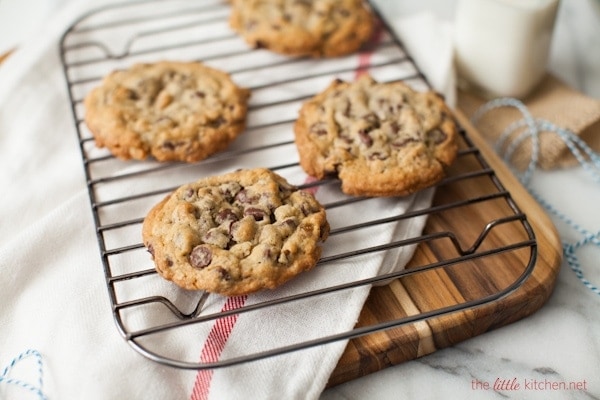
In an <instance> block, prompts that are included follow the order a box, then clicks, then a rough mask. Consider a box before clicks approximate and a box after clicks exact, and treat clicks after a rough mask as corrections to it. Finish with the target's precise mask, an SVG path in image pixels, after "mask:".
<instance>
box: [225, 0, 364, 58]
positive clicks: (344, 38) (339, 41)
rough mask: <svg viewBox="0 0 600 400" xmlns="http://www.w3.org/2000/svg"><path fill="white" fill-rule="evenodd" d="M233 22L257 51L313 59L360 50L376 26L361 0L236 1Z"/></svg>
mask: <svg viewBox="0 0 600 400" xmlns="http://www.w3.org/2000/svg"><path fill="white" fill-rule="evenodd" d="M229 22H230V25H231V27H232V28H233V29H234V30H235V31H236V32H238V33H239V34H240V35H241V36H242V37H243V38H244V39H245V40H246V42H247V43H249V44H250V45H251V46H252V47H256V48H267V49H269V50H271V51H274V52H277V53H281V54H285V55H291V56H312V57H336V56H342V55H345V54H349V53H352V52H355V51H356V50H358V49H359V48H360V46H361V45H362V44H363V43H365V42H366V41H367V40H368V39H369V38H370V37H371V34H372V32H373V27H374V19H373V15H372V12H371V10H370V8H369V7H368V5H366V4H365V2H364V1H362V0H234V1H233V3H232V12H231V15H230V19H229Z"/></svg>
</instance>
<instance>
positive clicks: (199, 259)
mask: <svg viewBox="0 0 600 400" xmlns="http://www.w3.org/2000/svg"><path fill="white" fill-rule="evenodd" d="M189 260H190V264H191V266H192V267H194V268H199V269H202V268H204V267H206V266H207V265H209V264H210V262H211V261H212V251H211V250H210V249H209V248H208V247H207V246H203V245H199V246H196V247H194V249H193V250H192V252H191V254H190V257H189Z"/></svg>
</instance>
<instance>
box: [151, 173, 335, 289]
mask: <svg viewBox="0 0 600 400" xmlns="http://www.w3.org/2000/svg"><path fill="white" fill-rule="evenodd" d="M328 234H329V224H328V222H327V219H326V215H325V210H324V208H323V207H322V206H321V204H319V203H318V202H317V200H315V198H314V197H313V195H311V194H310V193H308V192H306V191H302V190H298V189H297V188H295V187H294V186H291V185H290V184H289V183H287V181H286V180H285V179H284V178H282V177H281V176H279V175H277V174H275V173H274V172H272V171H270V170H267V169H251V170H239V171H236V172H232V173H229V174H225V175H220V176H213V177H208V178H204V179H201V180H199V181H197V182H194V183H190V184H186V185H183V186H181V187H180V188H178V189H177V190H175V191H174V192H173V193H172V194H170V195H169V196H167V197H166V198H165V199H164V200H163V201H161V202H160V203H158V204H157V205H156V206H154V208H152V210H151V211H150V212H149V213H148V215H147V216H146V218H145V220H144V223H143V227H142V237H143V242H144V245H145V246H146V247H147V249H148V251H149V252H150V253H151V254H152V256H153V259H154V263H155V265H156V269H157V271H158V273H159V274H160V275H162V276H163V277H164V278H165V279H167V280H170V281H173V282H174V283H176V284H177V285H179V286H181V287H183V288H185V289H190V290H206V291H209V292H212V293H219V294H223V295H229V296H230V295H241V294H247V293H251V292H255V291H258V290H261V289H266V288H270V289H272V288H275V287H277V286H279V285H281V284H283V283H284V282H286V281H288V280H289V279H291V278H293V277H294V276H296V275H297V274H299V273H301V272H303V271H307V270H310V269H311V268H313V267H314V266H315V265H316V263H317V261H318V259H319V257H320V255H321V247H320V245H319V243H320V242H322V241H324V240H325V239H326V238H327V236H328Z"/></svg>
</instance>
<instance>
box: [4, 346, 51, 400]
mask: <svg viewBox="0 0 600 400" xmlns="http://www.w3.org/2000/svg"><path fill="white" fill-rule="evenodd" d="M29 357H33V358H34V359H35V365H36V369H37V371H36V372H37V375H38V379H37V383H36V384H37V386H35V385H32V384H31V383H28V382H25V381H23V380H20V379H15V378H11V377H10V372H11V371H12V369H13V368H14V367H15V366H16V365H17V364H19V363H20V362H21V361H23V360H25V359H27V358H29ZM43 373H44V372H43V362H42V355H41V354H40V353H39V352H38V351H37V350H26V351H24V352H22V353H21V354H19V355H18V356H17V357H15V358H13V360H12V361H11V362H10V363H9V364H8V365H7V366H6V367H5V368H4V370H3V371H2V374H1V375H0V384H2V383H5V384H7V385H14V386H18V387H20V388H23V389H25V390H27V391H29V392H31V393H33V394H34V395H35V396H37V398H38V399H39V400H47V399H48V398H47V397H46V395H45V394H44V392H43V384H44V381H43V376H44V375H43Z"/></svg>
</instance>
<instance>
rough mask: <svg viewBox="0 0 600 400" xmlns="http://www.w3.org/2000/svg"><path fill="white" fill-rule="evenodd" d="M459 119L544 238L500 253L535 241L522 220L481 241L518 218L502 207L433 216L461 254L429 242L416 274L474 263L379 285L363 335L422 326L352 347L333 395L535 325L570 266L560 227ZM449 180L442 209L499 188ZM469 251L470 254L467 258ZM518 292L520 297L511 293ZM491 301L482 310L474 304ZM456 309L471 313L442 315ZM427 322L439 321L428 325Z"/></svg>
mask: <svg viewBox="0 0 600 400" xmlns="http://www.w3.org/2000/svg"><path fill="white" fill-rule="evenodd" d="M457 118H458V120H459V122H460V123H461V125H462V126H463V127H464V128H465V129H466V131H467V133H468V137H470V139H471V140H472V142H473V143H474V144H475V146H476V147H477V148H478V149H479V151H480V154H481V155H482V156H483V157H484V158H485V160H486V161H487V163H488V164H489V165H490V166H491V168H492V169H493V170H494V171H495V175H496V177H497V178H498V179H499V181H500V182H501V184H502V185H503V186H504V188H506V189H507V190H508V191H509V193H510V197H511V198H512V200H514V203H516V205H517V207H518V210H520V212H521V213H522V214H524V215H525V217H526V221H527V223H528V224H529V225H530V226H531V228H532V230H533V233H534V235H535V237H534V241H533V244H532V245H528V246H524V247H518V246H516V248H514V249H510V250H503V251H501V252H496V250H495V249H498V248H504V247H509V248H510V247H511V246H512V245H513V244H514V243H522V242H527V241H528V240H529V242H531V239H530V237H529V236H528V232H527V231H526V229H525V228H524V227H523V226H524V224H523V223H522V222H521V221H508V222H506V223H501V224H497V225H494V226H493V227H492V229H490V230H489V232H488V234H486V235H484V237H483V240H481V243H479V242H478V240H479V239H481V234H482V232H483V231H484V230H485V229H486V226H487V225H488V224H490V222H491V221H494V220H502V219H503V218H504V217H505V216H507V215H511V214H515V212H514V210H513V209H511V208H510V207H509V206H508V205H507V203H506V201H504V200H502V199H492V200H489V201H481V202H473V203H472V204H471V203H469V204H468V205H466V206H463V207H456V208H452V209H446V210H444V211H440V212H435V213H433V214H431V215H430V216H429V218H428V222H427V225H426V227H425V231H424V234H429V233H431V234H435V233H439V232H452V234H453V235H455V238H456V241H457V243H458V244H459V249H457V248H456V246H454V245H453V243H452V241H451V240H450V239H449V238H448V237H442V238H440V239H439V240H429V241H427V242H426V243H421V244H420V245H419V246H418V247H417V250H416V252H415V254H414V256H413V259H412V260H411V262H410V263H409V265H408V266H407V269H411V270H418V269H419V268H422V267H423V266H431V265H435V264H436V263H439V262H440V261H443V260H452V259H461V260H463V259H465V258H466V260H463V261H460V262H456V263H450V265H445V266H444V267H443V268H431V269H428V270H426V271H424V272H418V273H415V274H412V275H407V276H403V277H401V278H399V279H396V280H394V281H392V282H391V283H390V284H388V285H386V286H378V287H374V288H373V289H372V290H371V293H370V296H369V298H368V300H367V302H366V304H365V307H364V309H363V311H362V314H361V316H360V319H359V321H358V324H357V327H368V326H372V325H374V324H381V323H386V322H389V321H397V320H400V319H402V320H405V318H407V317H411V316H417V317H419V318H417V319H416V320H415V321H412V322H411V321H410V319H409V320H408V322H406V323H403V324H402V325H400V326H398V327H395V328H392V329H387V330H381V331H378V332H375V333H371V334H369V335H366V336H360V337H357V338H354V339H351V340H350V342H349V343H348V345H347V348H346V350H345V352H344V354H343V355H342V357H341V359H340V361H339V363H338V365H337V367H336V369H335V370H334V372H333V374H332V376H331V378H330V380H329V383H328V386H329V387H331V386H335V385H337V384H340V383H343V382H346V381H349V380H352V379H355V378H358V377H361V376H364V375H367V374H370V373H372V372H376V371H379V370H381V369H383V368H386V367H388V366H391V365H395V364H399V363H402V362H404V361H408V360H413V359H416V358H418V357H421V356H424V355H426V354H430V353H432V352H435V351H436V350H437V349H441V348H444V347H448V346H452V345H454V344H456V343H459V342H461V341H464V340H466V339H469V338H472V337H474V336H477V335H480V334H483V333H485V332H487V331H489V330H492V329H495V328H499V327H502V326H505V325H507V324H510V323H512V322H515V321H517V320H519V319H522V318H525V317H527V316H528V315H531V314H532V313H534V312H535V311H536V310H538V309H540V307H542V306H543V305H544V303H545V302H546V300H548V298H549V297H550V295H551V293H552V291H553V288H554V285H555V281H556V278H557V275H558V271H559V269H560V264H561V259H562V250H561V245H560V240H559V237H558V234H557V232H556V229H555V228H554V226H553V224H552V222H551V221H550V219H549V218H548V216H547V215H546V214H545V212H544V211H543V210H542V209H541V207H540V206H539V205H538V204H537V202H535V200H533V198H531V197H530V195H529V194H528V192H527V191H526V190H525V189H524V188H523V186H522V185H521V184H520V183H519V181H518V180H517V179H516V177H515V176H514V175H513V174H512V173H511V172H510V170H509V169H508V168H507V167H506V165H505V164H504V163H503V161H501V160H500V159H499V158H498V157H497V155H496V154H495V153H494V152H493V151H492V150H491V149H490V147H489V146H488V145H487V143H485V141H484V140H483V139H482V137H481V136H480V134H479V133H478V132H477V131H476V130H475V129H474V128H473V127H472V126H471V125H470V124H469V122H468V120H467V119H466V117H465V116H464V115H462V114H460V113H457ZM463 145H464V144H463ZM478 169H481V166H480V164H479V165H478V164H477V160H476V157H474V156H469V155H467V156H461V157H459V159H457V162H456V163H455V164H454V165H453V166H452V168H451V170H450V172H449V176H450V177H452V176H453V175H461V174H468V173H469V171H472V170H473V171H475V170H478ZM449 182H450V183H446V184H443V185H441V186H440V187H438V189H437V190H436V197H435V199H434V203H433V204H434V206H435V205H444V204H449V203H452V202H455V201H460V200H461V199H471V198H477V197H481V196H482V197H484V198H485V196H486V195H487V194H489V193H492V192H493V191H495V190H497V189H496V188H495V187H493V186H494V185H493V184H492V183H491V180H490V179H487V178H485V179H479V178H473V179H467V180H459V181H454V182H453V181H452V180H451V179H450V181H449ZM473 246H477V249H476V250H475V251H471V250H472V248H473ZM464 250H466V252H464V253H461V251H464ZM465 255H466V256H465ZM520 279H521V281H520ZM515 282H517V283H515ZM513 287H514V288H513ZM511 288H513V289H511ZM509 289H511V291H510V292H508V293H504V292H506V291H508V290H509ZM498 296H499V297H498ZM496 297H497V298H496ZM490 298H491V300H486V302H485V303H483V304H479V305H477V306H476V307H473V306H470V304H471V303H469V302H481V301H482V300H481V299H490ZM465 305H466V306H465ZM448 307H450V308H453V307H460V308H464V309H462V310H460V311H455V312H451V313H440V310H442V311H443V310H444V309H447V308H448ZM437 314H439V315H437ZM423 316H430V318H427V319H424V318H423Z"/></svg>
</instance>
